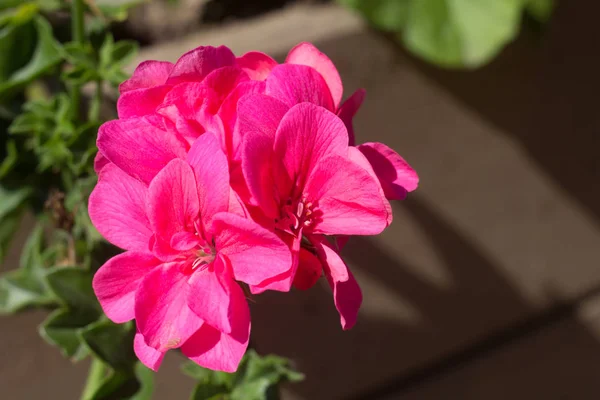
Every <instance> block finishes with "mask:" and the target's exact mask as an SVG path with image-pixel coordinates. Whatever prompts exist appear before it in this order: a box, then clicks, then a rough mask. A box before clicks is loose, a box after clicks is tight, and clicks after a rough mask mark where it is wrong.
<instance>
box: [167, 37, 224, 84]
mask: <svg viewBox="0 0 600 400" xmlns="http://www.w3.org/2000/svg"><path fill="white" fill-rule="evenodd" d="M232 65H235V55H234V54H233V53H232V52H231V50H229V49H228V48H227V47H225V46H219V47H212V46H200V47H197V48H195V49H194V50H191V51H188V52H187V53H185V54H184V55H182V56H181V57H180V58H179V60H178V61H177V63H176V64H175V67H174V68H173V71H171V74H170V76H169V79H167V83H168V84H170V85H175V84H177V83H181V82H201V81H202V80H203V79H204V78H205V77H206V75H208V74H210V73H211V72H212V71H214V70H215V69H217V68H221V67H226V66H232Z"/></svg>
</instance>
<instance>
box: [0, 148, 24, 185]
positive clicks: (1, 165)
mask: <svg viewBox="0 0 600 400" xmlns="http://www.w3.org/2000/svg"><path fill="white" fill-rule="evenodd" d="M18 159H19V153H18V151H17V144H16V143H15V141H14V140H8V141H6V157H4V160H2V162H0V179H2V178H4V177H5V176H6V175H8V173H9V172H10V171H11V170H12V169H13V168H14V167H15V165H16V164H17V161H18Z"/></svg>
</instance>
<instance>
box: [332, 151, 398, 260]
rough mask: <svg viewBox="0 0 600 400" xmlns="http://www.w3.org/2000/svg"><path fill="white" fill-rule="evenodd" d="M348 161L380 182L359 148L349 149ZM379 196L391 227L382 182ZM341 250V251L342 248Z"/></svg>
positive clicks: (390, 207) (388, 206)
mask: <svg viewBox="0 0 600 400" xmlns="http://www.w3.org/2000/svg"><path fill="white" fill-rule="evenodd" d="M348 159H349V160H350V161H352V162H353V163H355V164H357V165H360V166H361V167H362V168H363V169H364V170H365V171H367V172H368V173H369V175H371V176H372V177H373V178H374V179H375V180H376V181H377V182H380V181H379V178H378V177H377V174H376V173H375V171H374V170H373V167H372V166H371V164H370V163H369V160H367V157H365V155H364V154H363V153H361V151H360V150H359V149H358V148H356V147H354V146H350V147H349V148H348ZM379 194H380V195H381V198H382V201H383V204H384V205H385V209H386V210H387V215H388V219H387V224H388V226H389V225H390V224H391V223H392V219H393V213H392V205H391V204H390V202H389V201H388V200H387V197H386V196H385V193H384V191H383V187H382V186H381V182H380V185H379ZM405 194H406V192H405ZM339 249H340V250H341V247H340V248H339Z"/></svg>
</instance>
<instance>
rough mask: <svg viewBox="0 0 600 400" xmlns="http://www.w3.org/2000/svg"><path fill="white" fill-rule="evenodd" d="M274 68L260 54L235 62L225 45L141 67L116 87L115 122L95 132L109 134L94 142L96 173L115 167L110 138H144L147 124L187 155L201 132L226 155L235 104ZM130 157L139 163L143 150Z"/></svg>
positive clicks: (133, 151) (257, 89)
mask: <svg viewBox="0 0 600 400" xmlns="http://www.w3.org/2000/svg"><path fill="white" fill-rule="evenodd" d="M276 64H277V63H276V62H275V61H274V60H273V59H272V58H270V57H269V56H267V55H266V54H263V53H259V52H249V53H246V54H244V55H243V56H242V57H237V58H236V57H235V55H234V54H233V53H232V52H231V50H229V49H228V48H227V47H225V46H220V47H211V46H201V47H198V48H196V49H194V50H191V51H189V52H187V53H186V54H184V55H183V56H181V57H180V58H179V60H178V61H177V62H176V63H175V64H173V63H170V62H165V61H145V62H143V63H141V64H140V65H139V66H138V67H137V68H136V70H135V71H134V73H133V76H132V77H131V78H130V79H129V80H127V81H125V82H123V83H122V84H121V86H120V87H119V90H120V92H121V96H120V97H119V101H118V103H117V109H118V113H119V120H116V121H111V122H109V125H108V126H103V127H102V129H101V131H100V136H103V133H105V132H106V131H107V130H108V131H110V132H108V135H106V136H110V137H109V138H108V139H107V140H101V141H100V142H99V153H98V156H97V158H96V162H95V164H94V167H95V169H96V171H97V172H99V171H100V170H101V169H102V168H103V167H104V166H105V165H106V164H108V163H111V162H115V161H114V160H113V158H114V154H109V153H110V150H106V149H105V148H104V142H106V141H109V142H111V143H115V146H116V147H120V143H119V138H118V137H116V138H115V135H116V136H119V135H120V134H121V133H122V132H123V131H133V132H129V134H128V136H130V137H132V136H136V137H138V136H144V135H145V133H144V131H145V130H146V129H147V126H148V124H150V125H152V128H151V129H152V131H156V130H160V131H162V132H164V134H162V136H165V135H168V136H172V137H173V138H174V139H171V140H179V141H181V142H183V144H184V146H183V147H184V149H185V150H186V151H187V150H188V149H189V146H191V144H193V142H194V140H195V139H196V138H198V137H199V136H200V135H201V134H202V133H204V132H205V131H212V132H213V133H216V134H217V135H218V136H219V138H220V140H221V144H222V147H223V149H224V150H227V147H228V137H230V136H231V132H232V130H233V127H234V125H235V119H236V115H237V113H236V107H237V100H238V99H239V98H240V97H241V96H243V95H245V94H248V93H262V91H264V82H262V81H263V80H264V79H265V77H266V76H267V75H268V73H269V72H270V70H271V69H272V68H273V67H274V66H275V65H276ZM149 121H151V122H149ZM165 140H166V139H165ZM143 144H147V143H143ZM186 146H187V147H186ZM129 153H130V154H131V156H132V157H137V158H143V156H141V155H143V154H145V153H146V148H145V147H143V146H142V147H139V148H137V149H130V152H129ZM140 154H141V155H140Z"/></svg>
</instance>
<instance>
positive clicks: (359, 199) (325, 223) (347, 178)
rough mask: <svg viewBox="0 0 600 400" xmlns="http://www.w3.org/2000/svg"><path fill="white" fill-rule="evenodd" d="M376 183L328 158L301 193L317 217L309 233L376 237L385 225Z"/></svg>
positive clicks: (359, 170)
mask: <svg viewBox="0 0 600 400" xmlns="http://www.w3.org/2000/svg"><path fill="white" fill-rule="evenodd" d="M380 190H381V189H380V186H379V183H378V182H377V180H376V179H375V178H373V177H372V176H371V175H370V174H369V173H368V172H367V171H366V170H365V169H364V168H362V167H360V166H359V165H357V164H355V163H353V162H352V161H350V160H348V159H346V158H343V157H340V156H336V155H333V156H330V157H327V158H325V159H323V160H321V161H320V162H319V163H318V164H317V166H316V167H315V168H314V169H313V171H312V173H311V175H310V177H309V179H308V182H307V183H306V186H305V188H304V193H305V195H307V197H308V199H309V201H312V202H313V203H316V209H315V212H316V214H317V215H318V216H320V218H319V220H318V221H317V222H316V225H315V226H314V227H313V230H312V231H313V232H315V233H323V234H326V235H376V234H378V233H381V231H383V230H384V229H385V228H386V226H387V225H388V223H387V221H388V208H387V207H386V204H385V201H386V200H385V199H384V198H382V196H381V193H380Z"/></svg>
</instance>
